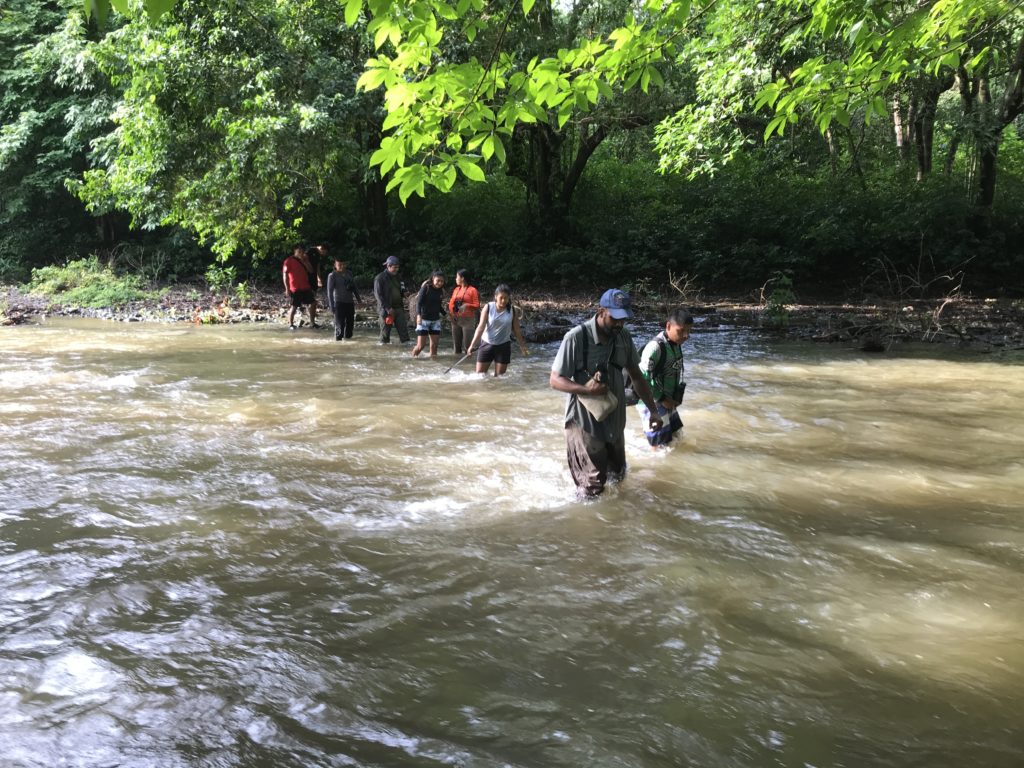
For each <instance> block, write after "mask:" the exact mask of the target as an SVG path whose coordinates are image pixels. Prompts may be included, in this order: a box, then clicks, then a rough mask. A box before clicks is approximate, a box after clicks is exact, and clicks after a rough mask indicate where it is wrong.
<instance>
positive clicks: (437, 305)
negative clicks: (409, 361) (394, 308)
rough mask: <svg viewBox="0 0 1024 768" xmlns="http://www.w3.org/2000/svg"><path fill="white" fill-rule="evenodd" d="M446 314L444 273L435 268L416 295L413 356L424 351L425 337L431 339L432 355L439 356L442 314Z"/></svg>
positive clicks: (433, 356)
mask: <svg viewBox="0 0 1024 768" xmlns="http://www.w3.org/2000/svg"><path fill="white" fill-rule="evenodd" d="M443 314H444V273H443V272H441V271H439V270H435V271H434V273H433V274H432V275H431V276H430V279H429V280H427V281H426V282H425V283H423V285H422V286H421V287H420V292H419V293H418V294H417V295H416V346H415V347H413V350H412V356H413V357H417V356H418V355H419V353H420V352H422V351H423V338H424V337H427V338H429V339H430V357H431V358H436V357H437V344H438V342H439V341H440V340H441V315H443Z"/></svg>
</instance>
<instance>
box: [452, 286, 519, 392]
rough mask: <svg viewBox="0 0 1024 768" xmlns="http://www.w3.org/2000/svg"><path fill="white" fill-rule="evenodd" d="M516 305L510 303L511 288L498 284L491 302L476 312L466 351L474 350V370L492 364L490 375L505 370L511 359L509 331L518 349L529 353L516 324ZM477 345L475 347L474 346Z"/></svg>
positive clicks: (498, 374) (496, 374) (481, 369)
mask: <svg viewBox="0 0 1024 768" xmlns="http://www.w3.org/2000/svg"><path fill="white" fill-rule="evenodd" d="M520 314H521V313H520V311H519V309H518V307H513V306H512V289H511V288H509V287H508V286H507V285H505V284H504V283H502V284H501V285H499V286H498V287H497V288H495V289H494V301H492V302H489V303H488V304H487V306H485V307H484V308H483V311H482V312H481V313H480V322H479V323H478V324H477V327H476V333H475V334H474V335H473V341H471V342H470V343H469V347H468V348H467V349H466V354H467V355H468V354H470V353H471V352H472V351H473V350H474V349H478V352H477V356H476V372H477V373H487V370H488V369H489V368H490V367H491V363H494V375H495V376H501V375H503V374H504V373H505V371H507V370H508V364H509V362H510V361H511V359H512V334H515V336H516V341H518V342H519V350H520V351H521V352H522V353H523V355H529V354H530V352H529V350H528V349H527V348H526V339H525V338H523V329H522V328H520V327H519V315H520ZM478 344H479V348H478V346H477V345H478Z"/></svg>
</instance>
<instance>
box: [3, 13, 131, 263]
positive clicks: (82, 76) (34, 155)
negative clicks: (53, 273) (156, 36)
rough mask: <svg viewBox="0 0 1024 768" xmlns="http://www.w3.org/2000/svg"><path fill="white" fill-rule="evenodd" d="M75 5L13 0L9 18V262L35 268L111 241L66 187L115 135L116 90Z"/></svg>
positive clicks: (104, 226)
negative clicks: (98, 142)
mask: <svg viewBox="0 0 1024 768" xmlns="http://www.w3.org/2000/svg"><path fill="white" fill-rule="evenodd" d="M78 9H79V5H78V4H77V3H72V2H47V1H46V0H10V2H9V3H7V4H6V5H5V7H4V9H3V10H2V11H0V14H2V16H0V264H7V265H15V266H17V265H25V266H34V265H39V264H44V263H49V262H50V261H53V260H54V259H56V258H67V257H71V256H73V255H75V254H76V253H77V252H78V251H80V250H87V249H90V248H92V247H95V246H97V245H102V244H103V243H104V242H106V243H107V244H109V243H110V240H111V237H112V232H111V231H110V230H111V224H112V221H111V220H110V219H105V220H101V221H100V222H98V223H99V225H100V226H99V228H98V229H96V230H94V228H93V221H92V219H91V218H90V217H89V216H88V215H87V214H86V213H85V211H84V210H83V209H82V207H81V204H80V203H78V202H77V200H75V198H74V196H73V195H71V194H70V193H69V192H68V191H67V189H66V188H65V182H66V181H68V180H70V179H72V178H75V177H77V176H78V175H79V174H81V173H82V171H83V170H84V169H85V168H86V166H87V163H86V155H87V151H88V145H89V142H90V141H91V140H92V139H93V138H94V137H95V136H97V135H100V134H101V133H102V132H103V131H105V130H107V129H108V128H109V121H108V118H107V115H108V114H109V112H110V106H111V104H112V101H113V94H112V92H111V91H110V90H109V89H107V88H106V87H105V81H104V78H103V77H102V76H100V75H99V73H98V72H97V70H96V67H95V65H94V64H93V62H92V61H91V59H90V57H89V55H88V50H87V49H88V44H89V40H88V37H89V30H88V27H87V25H86V22H85V17H84V16H83V15H82V14H81V12H80V11H79V10H78Z"/></svg>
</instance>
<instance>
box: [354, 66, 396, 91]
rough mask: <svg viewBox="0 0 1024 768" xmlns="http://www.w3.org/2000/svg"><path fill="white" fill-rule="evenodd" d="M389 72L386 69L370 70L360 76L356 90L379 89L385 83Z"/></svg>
mask: <svg viewBox="0 0 1024 768" xmlns="http://www.w3.org/2000/svg"><path fill="white" fill-rule="evenodd" d="M387 74H388V70H386V69H368V70H366V71H365V72H363V74H361V75H360V76H359V79H358V80H357V81H356V90H357V91H359V90H363V91H372V90H374V89H375V88H379V87H380V86H381V84H382V83H383V82H384V78H385V77H387Z"/></svg>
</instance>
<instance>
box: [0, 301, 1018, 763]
mask: <svg viewBox="0 0 1024 768" xmlns="http://www.w3.org/2000/svg"><path fill="white" fill-rule="evenodd" d="M634 333H635V335H636V336H637V338H638V339H640V338H643V337H645V336H646V335H647V334H646V331H641V330H637V329H634ZM357 334H358V335H357V339H356V340H355V341H354V342H349V343H344V344H340V343H335V342H334V341H333V337H332V334H331V333H330V332H329V331H326V330H325V331H322V332H319V333H316V332H311V331H299V332H298V333H289V332H287V331H285V330H283V328H282V327H281V326H269V325H264V326H231V327H192V326H188V327H185V326H180V325H179V326H174V325H160V324H145V325H126V324H115V323H104V322H100V321H83V320H50V321H46V322H44V323H42V324H41V325H38V326H22V327H17V328H10V329H3V330H0V446H2V449H0V494H2V495H0V665H2V669H3V675H2V683H0V765H2V766H5V768H7V767H9V768H23V767H24V768H28V767H33V768H34V767H36V766H45V767H46V768H52V767H56V766H88V767H89V768H93V767H98V766H111V767H113V766H132V767H136V766H138V767H142V766H145V767H147V768H175V767H177V766H182V767H184V766H190V767H191V766H210V767H213V766H254V767H255V766H258V767H261V768H262V767H264V766H265V767H266V768H271V767H272V768H281V767H291V766H296V767H298V766H382V767H384V766H417V767H418V766H424V767H426V766H495V767H497V766H516V767H522V768H533V767H535V766H581V767H588V768H589V767H590V766H601V767H604V766H609V767H610V766H616V767H619V766H621V767H623V768H640V767H646V766H651V767H661V766H665V767H668V766H694V767H695V768H697V767H700V768H705V767H707V768H717V767H719V766H721V767H723V768H724V767H729V768H738V767H741V766H758V767H759V766H814V767H824V766H851V767H856V766H901V767H902V766H921V767H922V768H924V767H927V768H943V767H945V766H949V767H951V768H952V767H953V766H956V767H958V768H959V767H960V766H986V767H987V768H1001V767H1003V766H1006V767H1007V768H1010V767H1011V766H1012V767H1014V768H1016V767H1019V766H1021V765H1024V715H1022V711H1024V598H1022V595H1024V408H1022V406H1024V376H1022V373H1024V359H1021V358H1019V357H1018V358H1013V357H1011V356H1004V357H1001V358H994V357H991V356H989V357H977V356H975V357H969V356H966V355H961V354H958V353H956V352H954V351H951V350H939V349H934V348H933V349H927V350H912V351H902V352H893V353H890V354H887V355H881V356H877V357H870V356H866V355H864V354H863V353H859V352H854V351H850V350H847V349H841V348H838V347H832V346H824V345H811V344H797V343H772V342H768V341H765V340H763V339H759V338H757V337H755V336H752V335H750V334H747V333H744V332H742V331H737V330H729V329H724V330H719V331H703V332H702V331H701V329H700V326H698V329H697V331H696V332H695V333H694V335H693V336H692V338H691V340H690V342H688V344H687V380H688V382H689V387H688V390H687V400H686V403H685V405H684V421H685V424H686V427H685V434H684V438H683V440H682V442H681V443H679V444H677V445H676V446H675V447H674V448H673V449H671V450H669V451H665V452H657V453H656V452H654V451H652V450H650V449H649V448H648V447H647V446H646V443H645V442H644V440H643V438H642V436H641V435H640V433H639V431H638V429H637V422H636V415H635V414H631V415H630V434H629V436H628V445H627V454H628V458H629V460H630V474H629V475H628V477H627V478H626V480H625V482H624V483H622V484H621V485H619V486H616V487H614V488H612V489H610V491H609V492H608V493H607V494H606V496H605V497H603V498H602V499H600V500H598V501H596V502H590V503H579V502H577V501H575V499H574V496H573V492H572V488H571V483H570V480H569V475H568V471H567V469H566V466H565V456H564V444H563V439H562V435H561V424H560V417H561V414H562V407H563V396H562V395H560V394H558V393H556V392H554V391H553V390H551V389H549V387H548V385H547V377H548V370H549V366H550V363H551V359H552V357H553V356H554V352H555V349H556V347H557V344H549V345H535V346H533V347H532V354H531V356H530V357H529V358H522V357H519V356H514V357H513V361H512V365H511V368H510V374H509V375H508V376H507V377H505V378H503V379H494V378H493V377H490V378H486V379H481V378H478V377H476V376H475V375H473V374H471V373H469V372H468V371H469V369H470V366H469V364H468V363H465V364H463V367H462V368H461V369H456V370H455V371H453V372H451V373H448V374H445V373H444V369H445V368H447V367H448V366H449V365H451V364H452V363H454V362H455V360H456V358H455V357H454V356H453V355H452V354H451V353H450V351H447V349H446V347H447V345H445V351H446V354H444V355H442V357H441V358H440V359H439V360H437V361H430V360H426V359H416V360H414V359H412V358H411V357H409V356H408V348H401V347H397V346H395V345H392V346H391V347H378V346H376V345H375V344H374V339H373V337H372V334H370V332H368V331H362V330H360V331H357ZM445 341H446V342H447V341H448V339H447V338H446V339H445Z"/></svg>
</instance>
